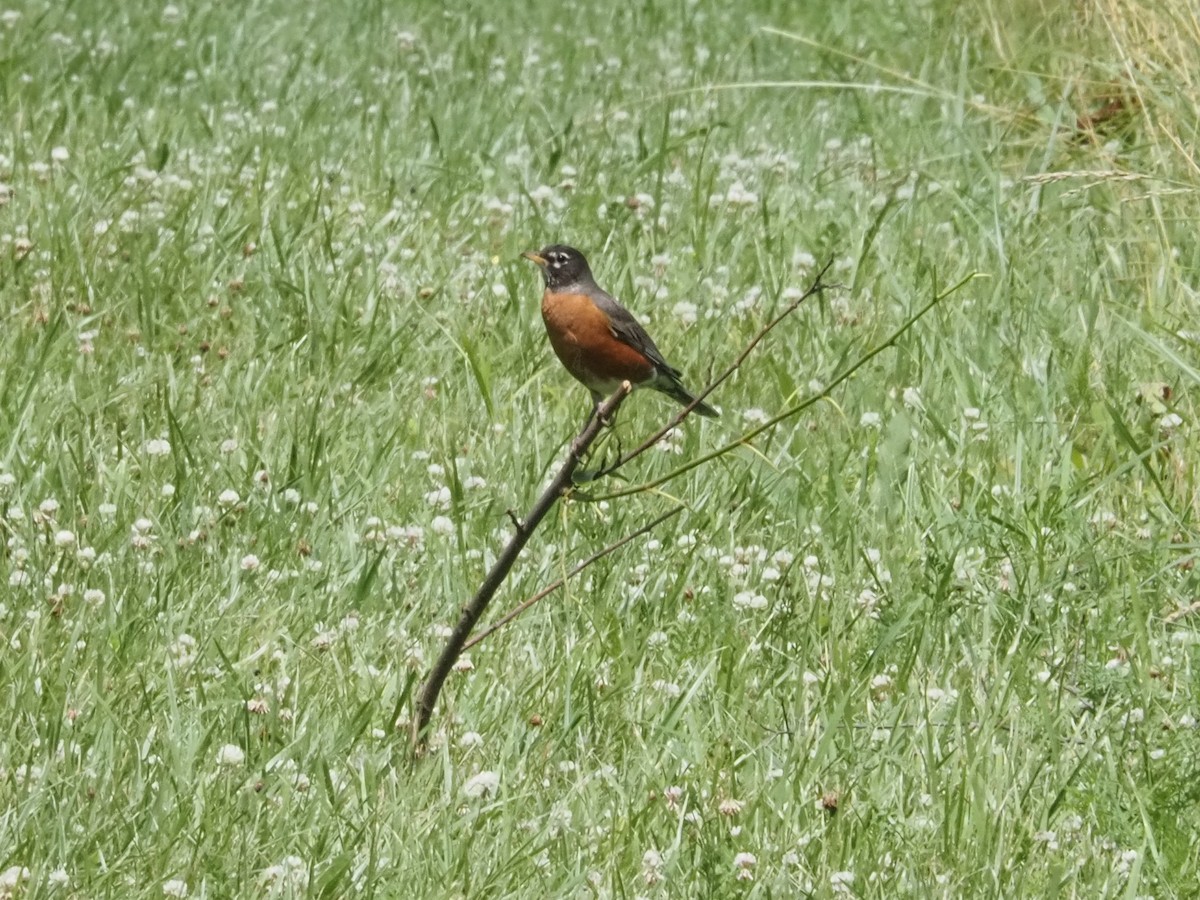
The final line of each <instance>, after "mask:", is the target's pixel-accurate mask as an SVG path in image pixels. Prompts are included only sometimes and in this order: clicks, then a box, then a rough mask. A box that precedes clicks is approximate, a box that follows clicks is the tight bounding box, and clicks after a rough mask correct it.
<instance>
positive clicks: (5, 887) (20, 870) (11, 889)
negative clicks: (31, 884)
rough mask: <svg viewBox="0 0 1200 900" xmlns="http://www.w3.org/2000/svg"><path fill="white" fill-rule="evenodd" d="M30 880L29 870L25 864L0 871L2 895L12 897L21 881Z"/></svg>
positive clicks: (0, 895) (0, 891)
mask: <svg viewBox="0 0 1200 900" xmlns="http://www.w3.org/2000/svg"><path fill="white" fill-rule="evenodd" d="M28 880H29V870H28V869H27V868H25V867H24V866H9V867H8V868H7V869H5V870H4V871H3V872H0V897H12V896H13V895H15V894H16V892H17V888H19V887H20V886H21V883H22V882H24V881H28Z"/></svg>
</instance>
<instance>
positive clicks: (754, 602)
mask: <svg viewBox="0 0 1200 900" xmlns="http://www.w3.org/2000/svg"><path fill="white" fill-rule="evenodd" d="M733 605H734V606H736V607H737V608H738V609H766V608H767V598H766V597H764V596H763V595H762V594H759V593H756V592H754V591H738V592H737V593H736V594H734V595H733Z"/></svg>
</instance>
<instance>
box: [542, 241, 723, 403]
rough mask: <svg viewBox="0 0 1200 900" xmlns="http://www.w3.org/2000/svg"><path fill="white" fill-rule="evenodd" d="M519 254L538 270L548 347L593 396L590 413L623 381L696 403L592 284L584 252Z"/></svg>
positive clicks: (650, 344)
mask: <svg viewBox="0 0 1200 900" xmlns="http://www.w3.org/2000/svg"><path fill="white" fill-rule="evenodd" d="M521 255H522V256H523V257H525V258H526V259H528V260H530V261H532V262H534V263H536V264H537V265H538V267H540V268H541V270H542V279H543V280H544V281H545V282H546V290H545V292H544V293H543V294H542V320H543V321H544V322H545V323H546V333H547V334H549V335H550V346H551V347H553V348H554V353H555V355H556V356H558V358H559V359H560V360H561V361H562V364H563V365H564V366H566V367H567V371H568V372H570V373H571V374H572V375H573V376H575V378H576V379H577V380H579V381H581V382H583V385H584V387H586V388H587V389H588V390H589V391H591V392H592V411H593V413H594V412H595V410H596V409H597V408H598V407H599V406H600V401H602V400H603V399H604V397H605V396H606V395H607V394H610V393H612V392H613V391H615V390H616V389H617V387H618V386H619V385H620V384H621V382H622V381H629V382H630V383H631V384H633V386H634V387H649V388H654V390H656V391H661V392H662V393H664V394H666V395H667V396H668V397H670V398H672V399H673V400H676V401H678V402H679V403H682V404H685V405H686V404H688V403H691V402H692V401H693V400H695V399H696V398H695V397H694V396H692V394H691V393H689V392H688V390H687V388H685V387H684V386H683V382H682V381H680V375H679V371H678V370H677V369H674V368H672V367H671V365H670V364H669V363H668V362H667V361H666V360H665V359H663V355H662V353H661V352H660V351H659V349H658V347H656V346H655V345H654V341H652V340H651V339H650V335H648V334H646V329H644V328H642V326H641V325H640V324H639V323H638V321H637V319H635V318H634V317H633V315H632V313H630V312H629V310H627V309H626V308H625V307H623V306H622V305H621V304H620V303H618V302H617V301H616V300H614V299H613V298H612V297H611V296H609V295H608V294H606V293H605V292H604V291H603V290H601V289H600V286H599V285H597V284H596V281H595V279H594V278H592V270H591V269H590V268H588V263H587V260H586V259H584V258H583V254H582V253H580V252H579V251H578V250H576V249H575V248H574V247H565V246H563V245H562V244H552V245H551V246H549V247H544V248H542V249H541V250H538V251H537V252H536V253H534V252H533V251H527V252H525V253H522V254H521ZM695 411H696V412H698V413H699V414H700V415H702V416H710V417H715V416H717V415H718V413H717V411H716V410H715V409H713V408H712V407H711V406H709V405H708V404H707V403H697V404H696V408H695Z"/></svg>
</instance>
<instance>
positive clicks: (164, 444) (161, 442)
mask: <svg viewBox="0 0 1200 900" xmlns="http://www.w3.org/2000/svg"><path fill="white" fill-rule="evenodd" d="M142 452H143V453H145V454H146V455H147V456H170V455H171V442H170V441H168V440H166V439H165V438H151V439H150V440H148V441H146V443H144V444H142Z"/></svg>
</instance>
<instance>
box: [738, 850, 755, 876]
mask: <svg viewBox="0 0 1200 900" xmlns="http://www.w3.org/2000/svg"><path fill="white" fill-rule="evenodd" d="M757 863H758V857H757V856H755V855H754V854H753V853H745V852H743V853H739V854H737V855H736V856H735V857H734V858H733V868H734V870H735V871H736V872H737V878H738V881H753V880H754V871H753V869H754V866H755V865H756V864H757Z"/></svg>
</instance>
